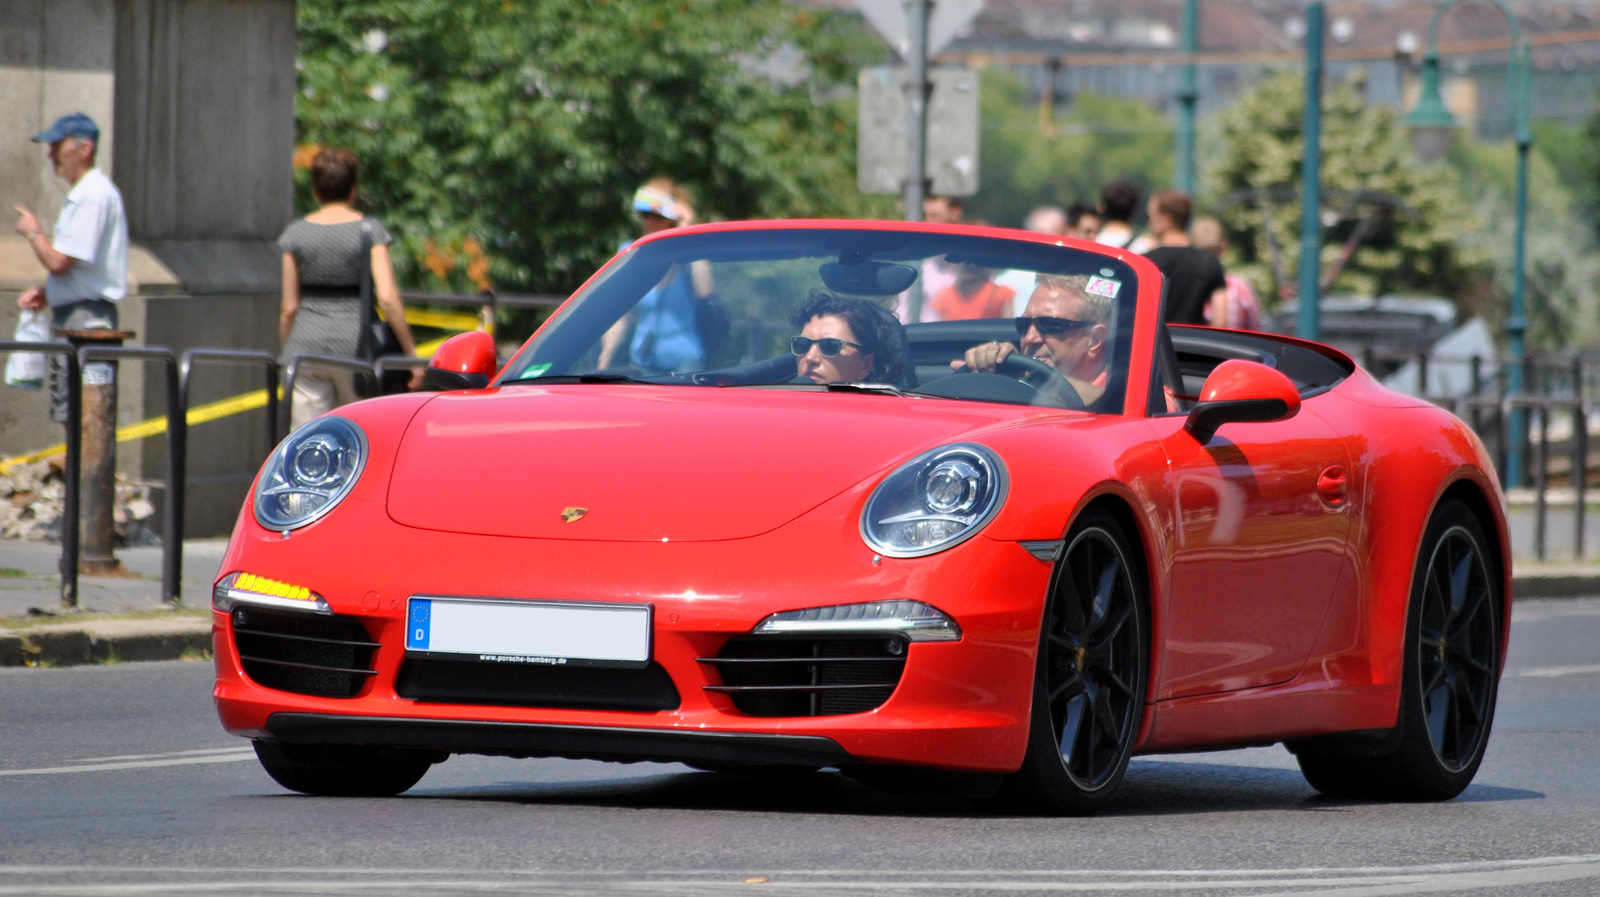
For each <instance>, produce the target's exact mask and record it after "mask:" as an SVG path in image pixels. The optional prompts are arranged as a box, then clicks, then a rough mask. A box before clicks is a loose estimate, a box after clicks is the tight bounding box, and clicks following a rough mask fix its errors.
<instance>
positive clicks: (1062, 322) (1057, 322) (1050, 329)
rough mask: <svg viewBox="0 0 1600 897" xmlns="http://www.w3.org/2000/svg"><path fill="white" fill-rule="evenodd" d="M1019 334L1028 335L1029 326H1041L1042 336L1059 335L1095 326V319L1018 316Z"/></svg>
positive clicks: (1040, 332) (1040, 333)
mask: <svg viewBox="0 0 1600 897" xmlns="http://www.w3.org/2000/svg"><path fill="white" fill-rule="evenodd" d="M1016 325H1017V336H1027V334H1028V328H1029V327H1037V328H1039V335H1040V336H1058V335H1060V334H1063V333H1066V332H1068V331H1070V330H1077V329H1078V328H1080V327H1093V326H1094V322H1093V321H1074V320H1073V319H1071V318H1051V317H1041V318H1017V319H1016Z"/></svg>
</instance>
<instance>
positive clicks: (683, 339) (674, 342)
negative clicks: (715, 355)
mask: <svg viewBox="0 0 1600 897" xmlns="http://www.w3.org/2000/svg"><path fill="white" fill-rule="evenodd" d="M689 199H690V197H689V191H688V190H686V189H684V187H683V185H681V184H679V183H678V182H677V181H675V180H673V179H672V178H654V179H652V180H650V181H648V182H646V183H645V185H644V186H643V187H640V188H639V189H638V190H637V191H635V192H634V194H633V211H634V214H636V215H638V216H639V229H640V230H641V231H643V232H644V236H646V237H648V236H650V235H651V234H658V233H661V232H662V231H665V230H671V229H672V228H675V227H687V226H689V225H691V224H694V222H695V211H694V205H693V204H692V203H690V201H689ZM631 244H632V241H631V240H630V241H629V242H627V243H624V244H622V246H620V247H618V251H619V252H620V251H621V250H623V249H627V248H628V246H630V245H631ZM717 315H721V316H722V321H721V322H720V323H719V322H713V321H710V320H702V319H703V318H711V317H715V316H717ZM726 316H727V313H726V311H725V310H723V309H722V306H721V304H720V301H719V300H718V299H717V298H716V281H715V280H714V279H713V277H712V273H711V263H710V262H706V261H697V262H692V263H690V265H689V267H688V268H687V269H685V268H682V267H680V266H676V265H675V266H673V267H672V268H671V269H670V270H668V271H667V274H666V276H665V277H663V278H662V279H661V282H660V283H659V284H657V285H655V286H654V287H651V288H650V290H649V292H647V293H645V294H644V297H643V298H641V299H640V300H639V304H638V305H635V306H634V308H633V311H631V312H629V313H628V314H627V315H624V316H623V317H622V318H620V319H618V320H617V322H616V323H615V324H613V325H611V329H609V330H607V331H606V332H605V334H604V335H603V336H601V338H600V357H599V363H598V367H599V368H600V369H601V370H604V369H606V368H610V367H616V366H620V365H621V363H622V359H621V358H620V357H619V355H618V351H619V350H620V349H621V348H622V344H623V342H625V341H626V342H627V344H628V361H629V362H630V363H631V364H633V365H635V366H637V367H640V368H644V369H647V370H652V371H685V370H693V369H695V368H698V367H699V366H700V365H701V364H702V363H703V362H704V361H705V358H706V355H707V351H706V350H707V348H708V347H707V345H706V344H707V342H708V340H707V339H706V331H707V330H708V329H715V330H718V331H721V336H723V337H725V336H726V335H727V334H726V329H727V321H726ZM630 328H631V329H632V331H633V336H632V338H631V339H630V338H628V331H629V329H630ZM711 335H712V336H716V335H717V334H716V333H712V334H711Z"/></svg>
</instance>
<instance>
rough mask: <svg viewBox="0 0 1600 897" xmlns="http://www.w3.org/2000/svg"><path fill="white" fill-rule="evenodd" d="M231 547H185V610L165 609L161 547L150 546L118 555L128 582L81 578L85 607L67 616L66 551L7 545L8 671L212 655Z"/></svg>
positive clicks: (0, 656) (3, 557)
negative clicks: (220, 583)
mask: <svg viewBox="0 0 1600 897" xmlns="http://www.w3.org/2000/svg"><path fill="white" fill-rule="evenodd" d="M226 547H227V541H226V540H224V539H193V540H189V541H186V542H184V543H183V576H182V580H181V584H182V593H183V603H182V606H181V607H180V608H176V609H175V608H172V607H171V606H169V605H167V604H164V603H162V601H161V548H160V547H159V546H156V547H149V546H146V547H140V548H124V549H120V550H118V551H117V559H118V560H120V561H122V565H123V567H124V568H126V569H127V571H128V573H129V575H128V576H127V577H126V578H113V577H102V576H80V577H78V607H79V609H78V610H77V611H75V612H63V611H62V610H61V585H60V578H59V576H58V575H57V564H58V561H59V560H60V557H61V546H60V545H54V544H50V543H48V542H19V541H14V540H0V666H21V665H24V664H34V665H48V666H71V665H75V664H83V663H105V662H107V661H131V660H174V659H177V658H180V657H200V656H204V655H205V654H207V653H209V652H210V650H211V618H210V613H209V611H210V608H211V583H212V582H213V581H215V579H216V574H217V567H218V565H220V564H221V563H222V553H223V551H224V549H226ZM50 615H54V616H50ZM8 621H9V622H11V623H12V624H13V625H11V626H10V627H9V628H8V626H7V623H8ZM18 623H23V624H25V625H17V624H18Z"/></svg>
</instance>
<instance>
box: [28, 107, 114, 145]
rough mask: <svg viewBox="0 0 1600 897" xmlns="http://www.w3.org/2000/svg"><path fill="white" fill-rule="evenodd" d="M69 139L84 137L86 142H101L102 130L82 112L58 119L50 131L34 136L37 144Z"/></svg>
mask: <svg viewBox="0 0 1600 897" xmlns="http://www.w3.org/2000/svg"><path fill="white" fill-rule="evenodd" d="M67 137H82V138H84V139H85V140H93V141H94V142H95V143H99V142H100V129H99V128H98V127H97V126H96V125H95V123H94V119H92V118H90V117H89V116H87V115H84V114H83V113H82V112H74V113H72V114H70V115H63V116H61V117H60V118H58V119H56V123H55V124H53V125H51V126H50V130H48V131H44V132H42V133H39V134H35V135H33V141H34V142H35V143H55V142H56V141H57V140H62V139H65V138H67Z"/></svg>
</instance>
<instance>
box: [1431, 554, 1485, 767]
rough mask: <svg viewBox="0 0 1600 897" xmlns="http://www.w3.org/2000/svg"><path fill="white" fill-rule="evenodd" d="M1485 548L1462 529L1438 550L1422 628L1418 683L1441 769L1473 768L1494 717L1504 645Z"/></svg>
mask: <svg viewBox="0 0 1600 897" xmlns="http://www.w3.org/2000/svg"><path fill="white" fill-rule="evenodd" d="M1481 544H1482V543H1481V541H1480V540H1479V539H1477V538H1475V537H1474V536H1473V534H1472V533H1471V532H1470V531H1468V529H1467V528H1466V527H1464V526H1461V525H1459V524H1457V525H1454V526H1452V527H1450V528H1449V529H1447V530H1445V532H1444V533H1443V534H1442V535H1441V536H1440V538H1439V540H1438V541H1437V542H1436V543H1435V544H1434V549H1433V557H1432V559H1431V560H1430V561H1429V563H1428V575H1427V581H1426V583H1425V584H1424V587H1423V590H1422V608H1421V615H1420V619H1419V621H1418V629H1417V632H1418V642H1419V644H1418V648H1419V650H1418V652H1417V671H1416V672H1417V680H1418V682H1420V683H1421V689H1420V690H1419V691H1420V693H1419V695H1418V696H1419V697H1420V698H1421V703H1422V719H1423V720H1424V722H1425V723H1426V726H1427V732H1428V743H1429V745H1430V746H1431V747H1432V748H1433V753H1434V756H1435V757H1436V758H1437V759H1438V762H1439V765H1440V766H1442V767H1443V768H1444V770H1445V771H1447V772H1450V773H1459V772H1461V771H1462V770H1464V769H1466V768H1467V767H1468V766H1470V765H1475V764H1476V763H1477V761H1478V760H1479V759H1480V758H1481V756H1482V753H1483V750H1482V749H1483V744H1484V742H1485V741H1486V740H1487V739H1488V735H1489V722H1490V719H1491V718H1492V716H1493V710H1494V698H1495V686H1496V680H1497V676H1496V670H1495V662H1496V659H1497V658H1498V657H1499V654H1500V644H1499V641H1498V640H1497V639H1496V638H1495V632H1496V630H1497V629H1498V627H1497V626H1496V625H1495V616H1496V614H1498V613H1499V608H1498V607H1496V606H1493V605H1492V604H1491V603H1490V598H1491V596H1492V595H1493V594H1494V592H1495V590H1494V589H1493V588H1492V587H1491V586H1490V583H1489V571H1488V569H1487V565H1486V564H1485V562H1484V557H1483V549H1482V548H1481V547H1480V546H1481Z"/></svg>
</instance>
